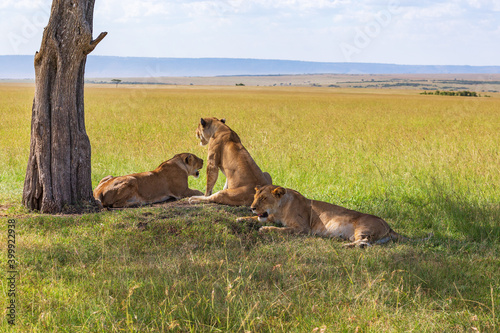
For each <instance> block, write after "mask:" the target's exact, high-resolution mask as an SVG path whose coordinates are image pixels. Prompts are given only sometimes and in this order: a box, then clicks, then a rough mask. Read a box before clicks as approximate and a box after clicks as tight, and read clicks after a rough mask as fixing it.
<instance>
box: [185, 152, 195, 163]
mask: <svg viewBox="0 0 500 333" xmlns="http://www.w3.org/2000/svg"><path fill="white" fill-rule="evenodd" d="M192 160H193V155H191V154H189V155H188V156H186V159H185V162H186V164H191V163H189V162H190V161H192Z"/></svg>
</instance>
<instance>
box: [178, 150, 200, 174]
mask: <svg viewBox="0 0 500 333" xmlns="http://www.w3.org/2000/svg"><path fill="white" fill-rule="evenodd" d="M183 162H184V163H186V166H187V170H188V176H193V177H195V178H198V177H199V176H200V169H201V168H203V160H202V159H201V158H199V157H198V156H196V155H194V154H186V156H185V157H184V159H183Z"/></svg>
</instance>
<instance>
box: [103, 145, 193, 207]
mask: <svg viewBox="0 0 500 333" xmlns="http://www.w3.org/2000/svg"><path fill="white" fill-rule="evenodd" d="M202 167H203V160H202V159H201V158H199V157H197V156H196V155H194V154H189V153H182V154H177V155H175V156H174V157H172V158H171V159H169V160H168V161H165V162H163V163H162V164H160V166H158V167H157V168H156V169H155V170H153V171H148V172H141V173H135V174H132V175H127V176H119V177H113V176H107V177H105V178H103V179H102V180H101V181H100V182H99V185H97V187H96V188H95V190H94V198H95V199H96V200H97V202H98V204H99V203H100V204H101V205H102V206H103V207H113V208H117V207H130V206H138V205H146V204H152V203H158V202H163V201H166V200H169V199H175V200H178V199H181V198H185V197H190V196H193V195H202V194H203V193H202V192H200V191H197V190H192V189H190V188H189V187H188V176H194V177H196V178H198V176H199V175H200V171H199V169H201V168H202Z"/></svg>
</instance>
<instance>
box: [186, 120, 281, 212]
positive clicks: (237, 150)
mask: <svg viewBox="0 0 500 333" xmlns="http://www.w3.org/2000/svg"><path fill="white" fill-rule="evenodd" d="M196 136H197V137H198V139H199V140H200V141H201V142H200V144H201V145H202V146H205V145H207V144H208V157H207V188H206V191H205V196H195V197H191V198H190V199H189V202H190V203H200V202H215V203H219V204H224V205H232V206H250V204H251V203H252V201H253V195H254V194H255V186H258V185H267V184H272V180H271V176H270V175H269V174H268V173H267V172H262V171H261V170H260V168H259V167H258V166H257V164H256V163H255V161H254V160H253V158H252V157H251V156H250V154H249V153H248V151H247V150H246V149H245V147H243V145H242V144H241V140H240V138H239V137H238V134H236V133H235V132H234V131H233V130H232V129H230V128H229V126H227V125H226V121H225V119H221V120H219V119H217V118H202V119H201V120H200V124H199V125H198V128H197V129H196ZM219 169H220V170H221V171H222V173H223V174H224V175H225V176H226V184H225V185H224V189H223V190H222V191H219V192H217V193H215V194H212V190H213V188H214V185H215V182H216V181H217V177H218V176H219Z"/></svg>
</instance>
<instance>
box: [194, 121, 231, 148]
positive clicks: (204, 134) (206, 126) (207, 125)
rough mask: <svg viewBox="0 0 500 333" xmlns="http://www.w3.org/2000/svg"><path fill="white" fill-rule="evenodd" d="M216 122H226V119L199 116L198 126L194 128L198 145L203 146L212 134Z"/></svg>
mask: <svg viewBox="0 0 500 333" xmlns="http://www.w3.org/2000/svg"><path fill="white" fill-rule="evenodd" d="M217 123H222V124H225V123H226V119H220V120H219V119H217V118H201V120H200V123H199V124H198V128H197V129H196V137H197V138H198V139H199V140H200V145H202V146H205V145H207V144H208V141H210V138H211V137H212V136H213V135H214V133H215V130H216V127H217V126H216V125H217Z"/></svg>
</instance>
